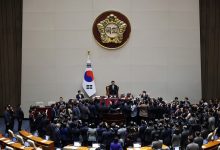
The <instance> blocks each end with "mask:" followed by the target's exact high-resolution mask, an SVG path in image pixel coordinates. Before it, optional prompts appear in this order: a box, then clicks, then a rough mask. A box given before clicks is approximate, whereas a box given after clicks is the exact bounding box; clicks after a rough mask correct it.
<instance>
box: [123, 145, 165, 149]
mask: <svg viewBox="0 0 220 150" xmlns="http://www.w3.org/2000/svg"><path fill="white" fill-rule="evenodd" d="M136 149H139V148H133V147H131V148H127V150H136ZM162 149H163V150H167V149H169V147H168V146H166V145H163V146H162ZM140 150H153V149H152V147H150V146H144V147H141V148H140Z"/></svg>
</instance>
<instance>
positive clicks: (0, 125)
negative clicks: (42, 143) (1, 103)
mask: <svg viewBox="0 0 220 150" xmlns="http://www.w3.org/2000/svg"><path fill="white" fill-rule="evenodd" d="M21 129H24V130H27V131H30V127H29V120H23V122H22V127H21ZM13 131H14V132H15V134H17V133H18V122H17V120H15V124H14V129H13ZM0 133H1V134H5V122H4V119H3V118H2V117H1V118H0Z"/></svg>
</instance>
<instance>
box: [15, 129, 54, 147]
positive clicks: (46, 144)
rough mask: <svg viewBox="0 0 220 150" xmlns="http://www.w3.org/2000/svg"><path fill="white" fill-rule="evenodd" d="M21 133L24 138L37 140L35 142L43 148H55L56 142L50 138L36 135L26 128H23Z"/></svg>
mask: <svg viewBox="0 0 220 150" xmlns="http://www.w3.org/2000/svg"><path fill="white" fill-rule="evenodd" d="M19 134H20V135H21V136H23V138H24V139H30V140H32V141H34V142H35V144H36V145H37V146H40V147H42V149H43V150H54V149H55V148H54V142H53V141H50V140H44V139H42V138H41V137H38V136H34V135H33V134H31V133H29V132H27V131H25V130H21V131H19Z"/></svg>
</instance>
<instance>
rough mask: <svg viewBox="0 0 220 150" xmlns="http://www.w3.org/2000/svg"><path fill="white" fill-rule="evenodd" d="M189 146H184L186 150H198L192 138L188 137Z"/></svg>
mask: <svg viewBox="0 0 220 150" xmlns="http://www.w3.org/2000/svg"><path fill="white" fill-rule="evenodd" d="M188 140H189V144H188V145H187V146H186V150H199V145H198V144H197V143H195V142H193V136H192V135H191V136H189V137H188Z"/></svg>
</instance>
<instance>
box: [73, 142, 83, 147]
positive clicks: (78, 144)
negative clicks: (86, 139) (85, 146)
mask: <svg viewBox="0 0 220 150" xmlns="http://www.w3.org/2000/svg"><path fill="white" fill-rule="evenodd" d="M73 145H74V146H77V147H80V146H81V143H80V142H74V143H73Z"/></svg>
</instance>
